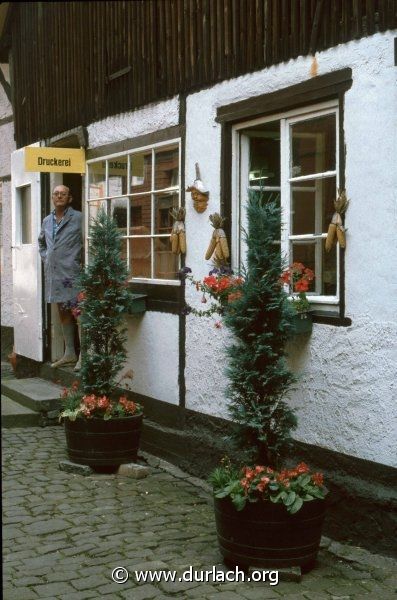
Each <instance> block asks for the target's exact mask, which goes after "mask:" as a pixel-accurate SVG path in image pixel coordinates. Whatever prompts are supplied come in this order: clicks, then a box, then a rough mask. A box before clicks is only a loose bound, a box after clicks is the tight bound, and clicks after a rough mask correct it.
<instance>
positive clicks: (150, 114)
mask: <svg viewBox="0 0 397 600" xmlns="http://www.w3.org/2000/svg"><path fill="white" fill-rule="evenodd" d="M178 122H179V98H178V97H177V96H176V97H174V98H171V100H166V101H164V102H158V103H155V104H149V105H148V106H145V107H143V108H138V109H136V110H132V111H130V112H126V113H122V114H120V115H116V116H113V117H108V118H106V119H102V120H101V121H96V122H95V123H92V124H91V125H89V126H88V127H87V131H88V141H89V146H90V148H95V147H96V146H102V145H103V144H110V143H111V142H115V141H120V140H124V139H129V138H134V137H137V136H139V135H144V134H146V133H152V132H153V131H158V130H159V129H165V128H166V127H171V126H173V125H178Z"/></svg>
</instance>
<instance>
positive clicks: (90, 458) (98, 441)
mask: <svg viewBox="0 0 397 600" xmlns="http://www.w3.org/2000/svg"><path fill="white" fill-rule="evenodd" d="M142 419H143V415H133V416H130V417H120V418H116V419H109V420H107V421H105V420H104V419H98V418H95V417H93V418H91V419H81V418H77V419H76V420H75V421H70V420H69V419H65V422H64V423H65V433H66V445H67V451H68V456H69V459H70V460H71V461H72V462H75V463H78V464H80V465H89V466H90V467H93V468H94V469H95V468H98V470H106V468H107V469H108V470H112V468H114V469H116V468H117V467H118V466H119V465H122V464H126V463H129V462H133V461H135V460H136V459H137V453H138V448H139V441H140V437H141V431H142Z"/></svg>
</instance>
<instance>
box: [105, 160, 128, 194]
mask: <svg viewBox="0 0 397 600" xmlns="http://www.w3.org/2000/svg"><path fill="white" fill-rule="evenodd" d="M108 177H109V188H108V196H122V195H123V194H126V193H127V157H126V156H120V157H119V158H113V159H111V160H108Z"/></svg>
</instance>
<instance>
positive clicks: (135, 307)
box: [126, 294, 147, 315]
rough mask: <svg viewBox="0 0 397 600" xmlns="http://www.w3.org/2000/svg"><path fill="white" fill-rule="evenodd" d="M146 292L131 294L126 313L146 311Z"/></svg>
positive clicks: (133, 313)
mask: <svg viewBox="0 0 397 600" xmlns="http://www.w3.org/2000/svg"><path fill="white" fill-rule="evenodd" d="M146 300H147V296H146V294H131V301H130V303H129V306H128V309H127V311H126V314H127V315H136V314H140V313H144V312H145V311H146Z"/></svg>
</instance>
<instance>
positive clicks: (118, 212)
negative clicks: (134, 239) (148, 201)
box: [110, 198, 128, 235]
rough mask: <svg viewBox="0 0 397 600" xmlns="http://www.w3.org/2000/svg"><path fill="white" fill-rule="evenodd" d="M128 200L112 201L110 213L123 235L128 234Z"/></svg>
mask: <svg viewBox="0 0 397 600" xmlns="http://www.w3.org/2000/svg"><path fill="white" fill-rule="evenodd" d="M127 212H128V198H115V199H114V200H110V213H111V215H112V217H113V219H114V220H115V221H116V223H117V227H118V228H119V229H120V234H121V235H126V234H127Z"/></svg>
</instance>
